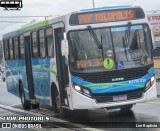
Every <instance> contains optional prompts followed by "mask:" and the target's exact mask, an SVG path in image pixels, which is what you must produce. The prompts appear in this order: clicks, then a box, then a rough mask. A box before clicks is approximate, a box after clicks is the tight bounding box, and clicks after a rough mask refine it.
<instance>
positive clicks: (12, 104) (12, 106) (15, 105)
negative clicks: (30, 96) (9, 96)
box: [10, 103, 21, 107]
mask: <svg viewBox="0 0 160 131" xmlns="http://www.w3.org/2000/svg"><path fill="white" fill-rule="evenodd" d="M19 105H21V103H17V104H12V105H10V106H11V107H13V106H19Z"/></svg>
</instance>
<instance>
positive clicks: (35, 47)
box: [32, 32, 38, 58]
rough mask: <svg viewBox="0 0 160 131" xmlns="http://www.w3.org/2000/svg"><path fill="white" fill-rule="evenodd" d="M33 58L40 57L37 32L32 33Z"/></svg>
mask: <svg viewBox="0 0 160 131" xmlns="http://www.w3.org/2000/svg"><path fill="white" fill-rule="evenodd" d="M32 57H33V58H37V57H38V44H37V32H33V33H32Z"/></svg>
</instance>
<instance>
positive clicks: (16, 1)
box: [0, 0, 23, 11]
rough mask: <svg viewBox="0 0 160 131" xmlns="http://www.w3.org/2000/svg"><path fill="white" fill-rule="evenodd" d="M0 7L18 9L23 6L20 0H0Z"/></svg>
mask: <svg viewBox="0 0 160 131" xmlns="http://www.w3.org/2000/svg"><path fill="white" fill-rule="evenodd" d="M0 7H3V8H4V10H7V11H9V10H20V8H22V7H23V4H22V0H0Z"/></svg>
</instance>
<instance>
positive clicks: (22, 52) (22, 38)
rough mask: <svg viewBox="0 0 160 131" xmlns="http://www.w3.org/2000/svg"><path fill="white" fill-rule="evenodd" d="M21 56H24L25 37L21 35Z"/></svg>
mask: <svg viewBox="0 0 160 131" xmlns="http://www.w3.org/2000/svg"><path fill="white" fill-rule="evenodd" d="M20 58H21V59H23V58H24V37H23V36H20Z"/></svg>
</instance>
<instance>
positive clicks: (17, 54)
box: [14, 37, 19, 59]
mask: <svg viewBox="0 0 160 131" xmlns="http://www.w3.org/2000/svg"><path fill="white" fill-rule="evenodd" d="M18 49H19V47H18V38H17V37H15V38H14V52H15V53H14V56H15V59H18V56H19V50H18Z"/></svg>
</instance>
